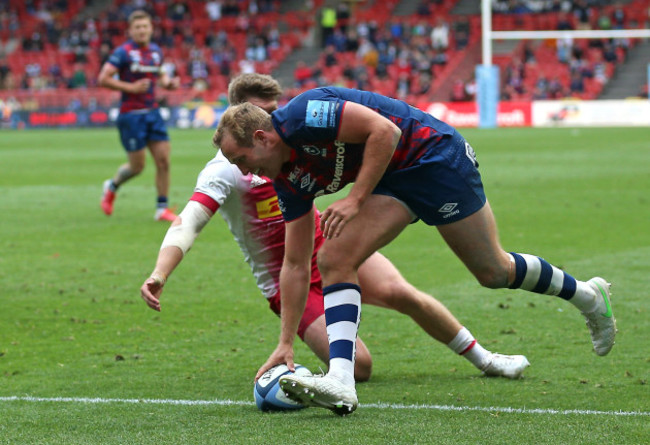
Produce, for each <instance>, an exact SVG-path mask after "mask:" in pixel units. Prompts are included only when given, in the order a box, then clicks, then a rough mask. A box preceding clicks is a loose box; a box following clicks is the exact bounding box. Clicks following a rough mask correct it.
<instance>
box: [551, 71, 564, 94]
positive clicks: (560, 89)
mask: <svg viewBox="0 0 650 445" xmlns="http://www.w3.org/2000/svg"><path fill="white" fill-rule="evenodd" d="M564 96H565V94H564V86H563V85H562V82H560V78H559V77H558V76H553V78H552V79H551V80H550V81H549V82H548V97H549V99H562V98H563V97H564Z"/></svg>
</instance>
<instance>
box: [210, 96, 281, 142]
mask: <svg viewBox="0 0 650 445" xmlns="http://www.w3.org/2000/svg"><path fill="white" fill-rule="evenodd" d="M272 129H273V125H272V124H271V116H270V115H269V114H268V113H267V112H266V111H264V110H262V109H261V108H260V107H258V106H255V105H253V104H250V103H248V102H244V103H242V104H239V105H231V106H229V107H228V108H227V109H226V112H225V113H224V114H223V115H222V116H221V120H220V121H219V125H218V126H217V130H216V131H215V132H214V136H212V143H213V144H214V146H215V147H220V146H221V141H223V138H224V136H225V135H226V133H228V134H230V135H231V136H232V138H233V139H234V140H235V142H236V143H237V145H239V146H240V147H252V146H253V133H255V131H256V130H264V131H270V130H272Z"/></svg>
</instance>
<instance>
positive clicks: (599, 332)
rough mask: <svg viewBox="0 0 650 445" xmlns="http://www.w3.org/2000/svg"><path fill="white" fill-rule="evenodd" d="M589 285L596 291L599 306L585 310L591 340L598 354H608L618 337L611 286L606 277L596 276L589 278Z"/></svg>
mask: <svg viewBox="0 0 650 445" xmlns="http://www.w3.org/2000/svg"><path fill="white" fill-rule="evenodd" d="M589 286H591V288H592V289H593V290H594V292H595V293H596V299H597V301H598V307H597V308H596V309H595V310H593V311H591V312H583V313H582V315H584V317H585V320H586V321H587V327H588V328H589V333H590V334H591V342H592V343H593V345H594V351H595V352H596V354H598V355H607V353H608V352H609V351H610V350H611V349H612V346H614V338H615V337H616V319H615V318H614V313H613V312H612V305H611V303H610V301H609V300H610V298H611V294H610V287H611V286H612V285H611V283H608V282H607V281H606V280H605V279H604V278H600V277H595V278H592V279H591V280H589Z"/></svg>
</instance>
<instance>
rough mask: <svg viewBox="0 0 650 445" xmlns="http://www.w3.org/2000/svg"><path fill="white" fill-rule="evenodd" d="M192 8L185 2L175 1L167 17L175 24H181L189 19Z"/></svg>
mask: <svg viewBox="0 0 650 445" xmlns="http://www.w3.org/2000/svg"><path fill="white" fill-rule="evenodd" d="M189 12H190V8H189V7H188V6H187V4H186V3H185V2H184V1H181V0H175V1H174V2H173V3H172V4H171V5H169V6H168V7H167V17H168V18H170V19H171V20H173V21H175V22H181V21H183V20H187V19H188V18H189Z"/></svg>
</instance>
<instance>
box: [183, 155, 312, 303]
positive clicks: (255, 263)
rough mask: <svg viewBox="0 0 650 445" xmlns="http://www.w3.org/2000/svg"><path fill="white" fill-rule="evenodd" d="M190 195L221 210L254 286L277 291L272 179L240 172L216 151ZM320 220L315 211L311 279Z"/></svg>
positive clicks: (278, 237) (279, 241) (278, 235)
mask: <svg viewBox="0 0 650 445" xmlns="http://www.w3.org/2000/svg"><path fill="white" fill-rule="evenodd" d="M190 199H191V200H192V201H197V202H199V203H201V204H203V205H205V206H206V207H208V208H209V209H210V210H212V211H213V212H219V213H220V214H221V216H222V217H223V219H224V220H225V221H226V223H227V224H228V228H229V229H230V231H231V232H232V234H233V236H234V237H235V240H236V241H237V244H239V247H240V248H241V251H242V253H243V254H244V258H245V260H246V262H247V263H248V264H249V266H250V267H251V270H252V272H253V275H254V276H255V280H256V282H257V287H259V289H260V290H261V291H262V294H263V295H264V296H265V297H266V298H271V297H273V296H274V295H275V294H276V293H277V292H278V291H279V282H280V269H281V267H282V260H283V257H284V232H285V229H284V219H283V218H282V212H281V211H280V207H279V205H278V197H277V195H276V193H275V190H274V189H273V185H272V183H271V180H270V179H268V178H265V177H260V176H256V175H253V174H247V175H243V174H242V173H241V171H240V170H239V168H237V166H236V165H234V164H231V163H230V162H228V160H227V159H226V157H225V156H223V154H221V151H219V152H217V155H216V156H215V157H214V158H213V159H212V160H211V161H210V162H208V163H207V165H206V166H205V168H204V169H203V171H201V173H200V174H199V177H198V180H197V184H196V188H195V189H194V194H193V195H192V197H191V198H190ZM318 220H319V217H318V215H317V216H316V221H315V224H316V240H315V246H316V248H315V249H314V256H313V258H312V281H314V280H316V279H318V280H320V274H318V269H317V267H316V261H315V258H316V252H317V250H318V248H319V247H320V245H321V244H322V242H323V239H322V232H320V229H319V228H318ZM314 269H316V270H315V271H314Z"/></svg>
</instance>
